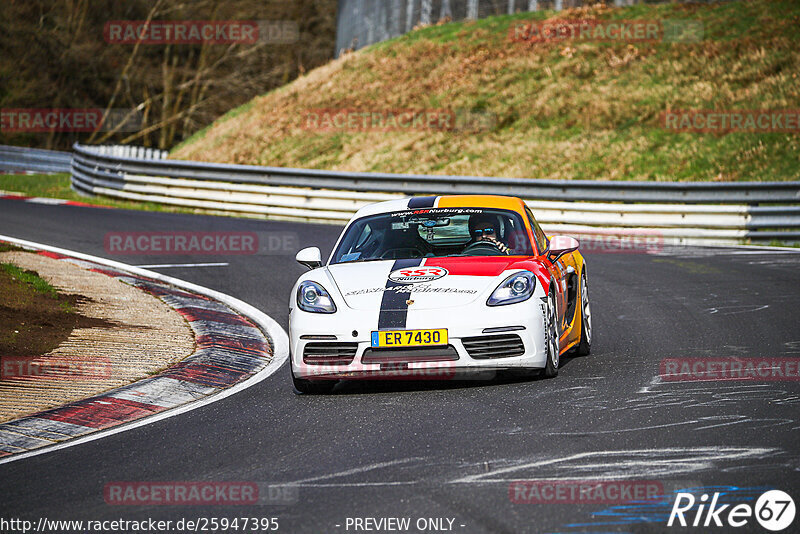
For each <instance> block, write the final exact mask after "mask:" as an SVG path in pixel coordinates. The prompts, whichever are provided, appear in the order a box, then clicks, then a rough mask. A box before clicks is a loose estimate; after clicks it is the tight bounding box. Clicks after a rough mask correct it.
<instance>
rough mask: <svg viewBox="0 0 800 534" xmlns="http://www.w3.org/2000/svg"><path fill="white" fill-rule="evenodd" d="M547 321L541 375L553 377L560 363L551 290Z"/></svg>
mask: <svg viewBox="0 0 800 534" xmlns="http://www.w3.org/2000/svg"><path fill="white" fill-rule="evenodd" d="M546 318H547V322H546V324H545V336H544V341H545V347H547V363H546V364H545V366H544V371H542V376H543V377H545V378H554V377H556V376H558V365H559V363H560V354H559V348H560V347H559V340H558V338H559V334H558V317H557V316H556V299H555V297H554V296H553V292H552V290H551V291H550V293H548V295H547V311H546Z"/></svg>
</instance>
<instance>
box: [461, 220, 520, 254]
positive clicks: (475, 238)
mask: <svg viewBox="0 0 800 534" xmlns="http://www.w3.org/2000/svg"><path fill="white" fill-rule="evenodd" d="M469 235H470V237H471V238H472V239H471V240H470V242H469V243H467V246H470V245H472V244H473V243H479V242H485V243H488V244H491V245H493V246H495V247H496V248H497V249H498V250H499V251H500V252H502V253H503V254H511V250H510V249H509V248H508V246H507V245H506V244H505V243H503V242H502V241H500V225H499V223H498V221H497V217H494V216H491V215H487V214H484V213H477V214H475V215H472V216H470V218H469Z"/></svg>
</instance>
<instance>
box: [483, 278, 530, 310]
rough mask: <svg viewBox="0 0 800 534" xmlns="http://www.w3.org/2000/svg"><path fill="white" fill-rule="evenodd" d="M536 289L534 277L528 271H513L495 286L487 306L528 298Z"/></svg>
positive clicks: (501, 304)
mask: <svg viewBox="0 0 800 534" xmlns="http://www.w3.org/2000/svg"><path fill="white" fill-rule="evenodd" d="M534 289H536V277H535V276H534V275H533V273H531V272H529V271H523V272H520V273H514V274H512V275H511V276H509V277H508V278H506V279H505V280H503V283H502V284H500V285H499V286H497V289H495V290H494V292H493V293H492V295H491V296H490V297H489V300H487V301H486V304H487V305H488V306H503V305H505V304H514V303H517V302H522V301H524V300H528V299H529V298H531V295H533V290H534Z"/></svg>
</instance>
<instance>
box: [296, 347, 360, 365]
mask: <svg viewBox="0 0 800 534" xmlns="http://www.w3.org/2000/svg"><path fill="white" fill-rule="evenodd" d="M357 350H358V343H306V346H305V347H304V348H303V363H307V364H309V365H350V364H351V363H353V359H354V358H355V357H356V351H357Z"/></svg>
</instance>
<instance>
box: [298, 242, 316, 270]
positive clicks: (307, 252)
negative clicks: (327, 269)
mask: <svg viewBox="0 0 800 534" xmlns="http://www.w3.org/2000/svg"><path fill="white" fill-rule="evenodd" d="M294 259H296V260H297V263H299V264H300V265H305V266H306V267H308V268H309V269H316V268H317V267H321V266H322V256H321V254H320V252H319V249H318V248H317V247H308V248H304V249H303V250H301V251H300V252H298V253H297V256H295V257H294Z"/></svg>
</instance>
